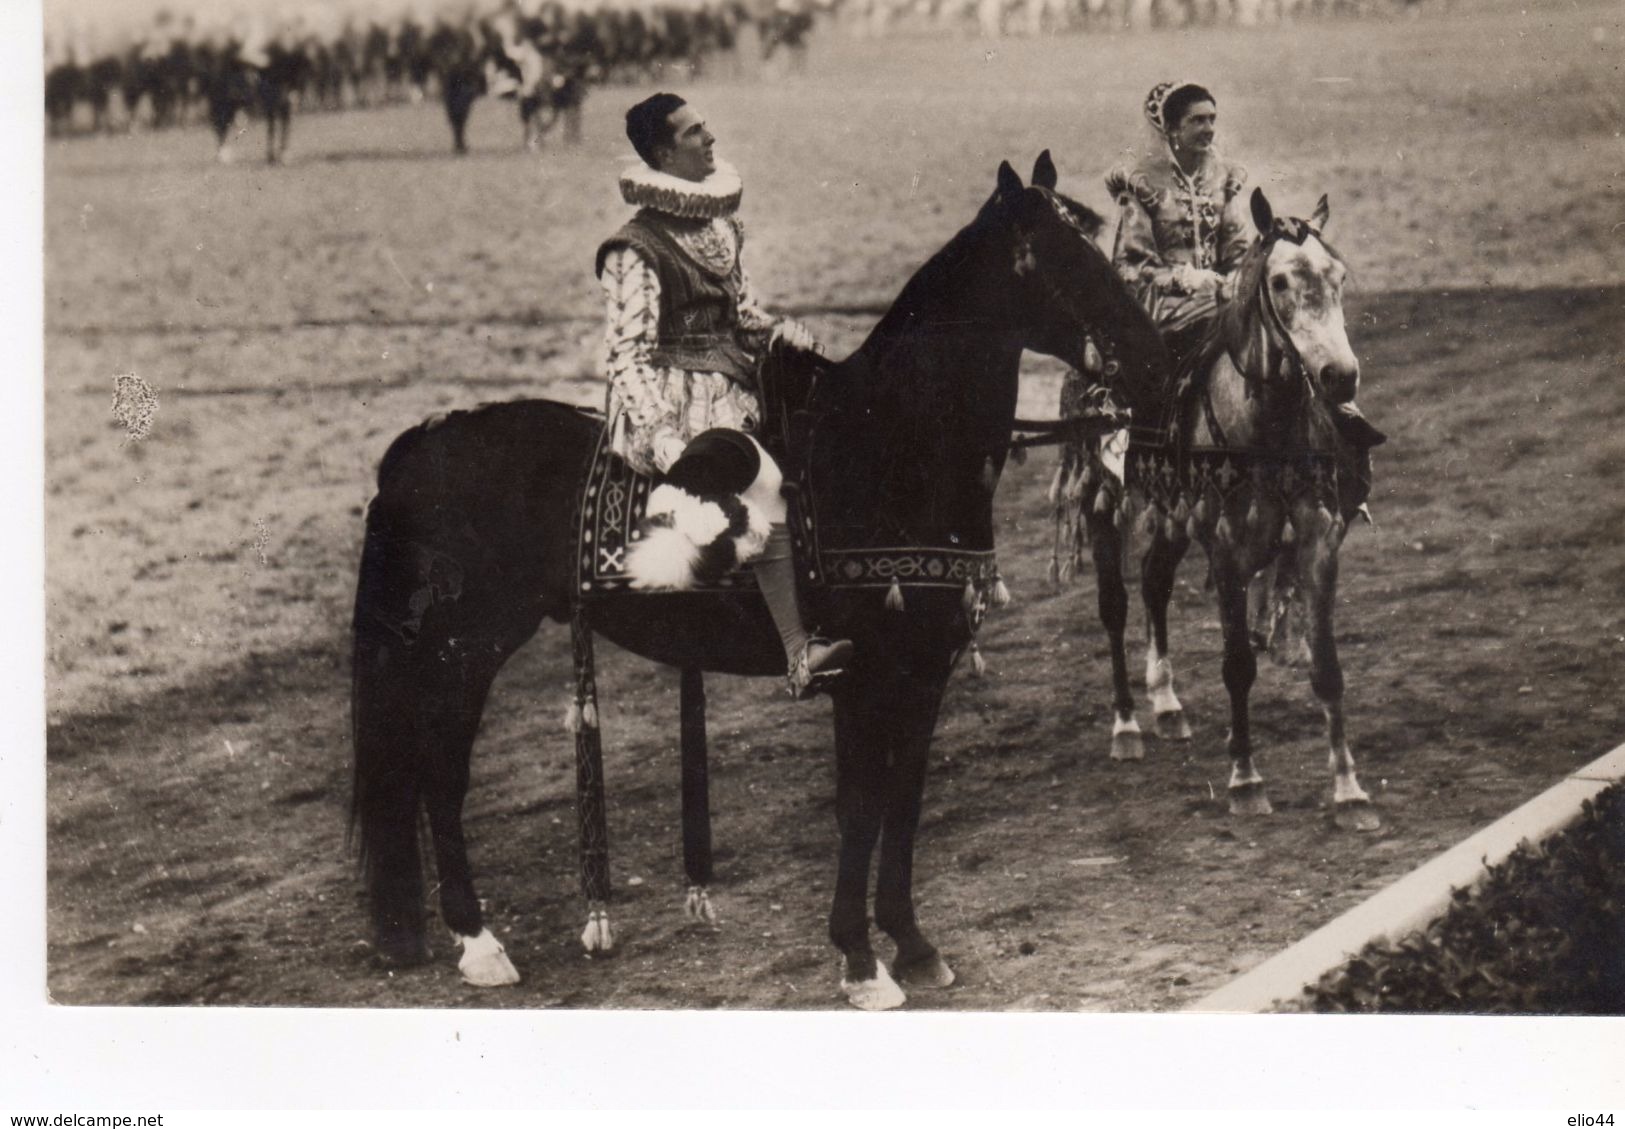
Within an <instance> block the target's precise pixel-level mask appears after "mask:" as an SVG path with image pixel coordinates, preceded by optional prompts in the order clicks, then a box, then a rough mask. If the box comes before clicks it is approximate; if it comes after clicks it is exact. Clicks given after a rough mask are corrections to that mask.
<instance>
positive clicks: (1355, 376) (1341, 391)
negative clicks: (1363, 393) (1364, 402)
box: [1315, 362, 1360, 404]
mask: <svg viewBox="0 0 1625 1129" xmlns="http://www.w3.org/2000/svg"><path fill="white" fill-rule="evenodd" d="M1315 381H1316V383H1318V384H1319V385H1320V394H1321V396H1323V397H1324V398H1325V399H1326V402H1327V403H1329V404H1346V403H1348V402H1349V401H1350V400H1352V399H1354V397H1355V396H1356V395H1358V394H1359V391H1360V366H1359V365H1358V364H1352V365H1351V364H1341V363H1338V362H1332V363H1330V364H1325V365H1322V366H1320V371H1319V372H1317V373H1316V374H1315Z"/></svg>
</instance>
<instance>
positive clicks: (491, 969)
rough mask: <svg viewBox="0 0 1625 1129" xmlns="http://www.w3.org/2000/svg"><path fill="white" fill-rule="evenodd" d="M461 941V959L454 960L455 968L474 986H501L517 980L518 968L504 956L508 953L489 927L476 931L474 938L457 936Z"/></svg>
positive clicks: (503, 986) (514, 982) (515, 982)
mask: <svg viewBox="0 0 1625 1129" xmlns="http://www.w3.org/2000/svg"><path fill="white" fill-rule="evenodd" d="M457 939H458V940H459V941H461V942H462V944H463V958H462V959H461V960H459V961H458V962H457V971H459V972H461V973H462V974H463V979H464V980H465V981H466V982H467V983H469V984H472V985H474V987H476V988H505V987H507V986H508V985H509V984H517V983H519V970H518V969H516V968H515V967H514V966H513V962H512V961H511V960H509V959H508V954H507V951H506V950H505V949H503V947H502V942H501V941H498V940H497V939H496V937H495V936H494V935H493V934H492V933H491V931H490V930H489V929H482V930H480V935H479V936H478V937H461V936H459V937H458V938H457Z"/></svg>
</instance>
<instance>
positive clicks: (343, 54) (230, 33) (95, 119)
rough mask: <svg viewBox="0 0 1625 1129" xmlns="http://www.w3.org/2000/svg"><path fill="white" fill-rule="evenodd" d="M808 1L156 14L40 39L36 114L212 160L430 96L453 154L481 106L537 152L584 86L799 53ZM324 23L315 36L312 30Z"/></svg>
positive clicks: (549, 2) (569, 136)
mask: <svg viewBox="0 0 1625 1129" xmlns="http://www.w3.org/2000/svg"><path fill="white" fill-rule="evenodd" d="M819 2H821V0H765V3H764V0H698V2H695V0H672V2H667V3H655V4H653V5H650V4H647V3H639V2H637V0H629V2H627V3H625V4H621V3H617V2H615V0H611V2H608V3H603V4H596V5H594V6H592V7H590V8H588V7H580V6H574V5H566V4H564V3H560V2H558V0H542V2H540V3H535V2H532V3H521V2H520V0H505V2H504V3H503V4H502V6H501V7H499V8H495V9H492V10H488V11H484V12H480V11H476V10H474V9H472V8H470V9H464V10H462V11H460V12H458V13H456V14H453V13H451V12H442V13H439V14H435V15H428V16H424V15H420V14H417V13H403V14H401V15H399V16H396V17H394V18H387V19H386V18H380V17H377V16H374V17H366V18H363V17H354V16H348V17H340V18H338V19H336V20H335V19H331V18H312V17H310V16H304V15H296V16H290V17H287V18H283V19H278V20H275V21H273V22H272V23H271V26H269V27H267V26H266V25H265V23H264V22H263V21H261V22H255V21H230V22H228V21H217V22H208V21H204V20H201V19H198V18H195V17H192V16H180V17H177V16H174V15H172V14H168V13H165V14H163V15H161V16H160V17H159V18H158V19H157V20H155V21H154V22H153V23H152V24H151V25H149V26H146V27H143V28H140V29H138V30H134V31H131V32H128V33H126V34H124V35H122V36H120V37H119V39H118V41H117V42H114V43H111V44H110V45H108V46H106V47H103V48H98V47H96V46H93V45H92V44H91V39H92V37H91V36H90V35H88V34H86V33H84V32H79V33H72V34H66V35H58V36H56V37H54V38H51V37H48V38H47V43H46V55H47V58H46V69H45V111H46V123H47V128H48V130H49V132H50V133H51V135H52V136H66V135H69V134H75V133H83V132H87V131H89V132H106V131H120V130H130V129H134V128H137V127H140V128H150V129H167V128H171V127H174V126H178V125H186V124H192V123H196V122H199V121H204V120H207V121H208V122H209V123H210V124H211V125H212V126H213V127H214V130H215V133H216V137H217V140H218V143H219V146H220V153H221V155H222V157H225V156H227V155H228V154H229V148H228V142H229V140H230V134H231V129H232V125H233V123H234V122H235V121H236V120H237V117H238V115H239V114H241V113H245V112H246V113H248V114H250V115H252V116H256V117H259V118H262V119H263V120H264V121H265V122H266V125H267V127H268V140H267V156H268V157H269V159H270V160H272V161H276V160H278V159H279V158H280V157H281V155H282V153H283V151H284V149H285V147H286V144H287V126H288V122H289V119H290V116H291V113H292V109H293V107H294V106H295V105H297V106H298V107H299V109H300V110H301V112H305V111H312V110H341V109H348V108H356V107H368V106H377V105H385V104H389V103H398V102H416V101H421V100H422V99H424V98H425V97H429V96H435V95H438V97H439V98H440V99H441V101H442V102H443V103H444V105H445V108H446V113H447V117H448V118H449V120H450V122H451V127H452V138H453V144H454V146H455V148H456V150H457V151H458V152H463V151H465V150H466V141H465V138H464V132H465V127H466V126H467V123H468V117H469V112H470V110H471V108H472V107H473V104H474V102H475V101H476V100H477V99H478V98H479V97H480V96H481V95H486V94H489V95H493V96H498V97H507V98H512V99H514V100H515V101H516V102H517V103H518V106H519V116H520V120H521V122H522V123H523V127H524V141H525V144H526V145H527V146H528V147H530V148H535V147H536V146H537V145H538V144H539V143H540V141H541V138H542V136H543V134H544V133H545V132H546V131H547V130H548V129H549V128H550V127H551V126H552V125H554V124H555V123H562V125H563V132H564V135H565V138H566V140H575V139H577V138H578V137H579V131H580V113H581V106H582V103H583V102H584V101H585V98H586V94H587V90H588V88H589V87H590V86H592V85H593V84H598V83H615V82H641V81H650V80H654V79H657V78H659V77H661V76H662V75H664V74H668V73H670V71H671V70H673V69H676V70H677V72H678V73H680V74H681V75H682V77H683V78H685V79H689V78H692V77H694V76H697V75H699V74H702V73H704V71H705V70H706V68H707V67H708V66H709V65H713V64H715V63H717V62H718V61H721V63H722V64H723V65H725V66H736V65H737V59H736V52H737V50H738V46H739V43H740V39H741V33H742V32H744V31H745V30H746V29H747V28H748V29H750V32H751V35H752V37H753V42H754V43H755V44H758V45H759V47H760V52H761V55H762V57H764V58H771V57H772V56H773V54H774V53H775V52H776V51H778V50H780V49H784V50H785V51H787V52H788V53H789V55H790V56H791V57H792V60H793V64H792V65H797V64H799V62H800V59H801V56H802V55H803V54H804V51H805V47H806V41H807V36H808V34H809V33H810V32H811V30H812V27H813V24H814V22H815V10H814V5H815V4H817V3H819ZM322 25H325V26H322Z"/></svg>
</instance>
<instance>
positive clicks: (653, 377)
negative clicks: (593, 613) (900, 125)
mask: <svg viewBox="0 0 1625 1129" xmlns="http://www.w3.org/2000/svg"><path fill="white" fill-rule="evenodd" d="M626 135H627V137H628V139H629V140H631V142H632V147H633V148H634V149H635V150H637V153H638V156H639V158H640V159H641V160H640V162H639V163H638V164H635V165H633V166H632V167H630V168H628V169H627V170H626V171H625V172H624V173H623V174H622V175H621V196H622V198H623V199H625V200H626V202H627V203H628V204H632V205H634V206H636V207H637V208H638V212H637V214H636V215H634V216H633V217H632V219H631V220H630V221H628V222H627V223H626V225H625V226H623V227H622V228H621V229H620V230H619V231H617V232H616V233H615V234H614V235H613V236H611V237H610V238H609V239H608V240H607V241H605V243H604V244H603V246H602V247H600V248H599V250H598V264H597V269H598V279H599V283H600V285H601V286H602V288H603V291H604V297H605V301H606V311H607V320H608V326H607V330H606V333H605V341H606V345H607V349H608V358H607V372H608V376H609V393H608V410H607V414H608V421H607V426H608V428H609V436H610V445H611V449H613V450H614V451H615V453H616V454H618V455H620V456H621V457H622V458H624V459H625V460H626V461H627V462H629V463H630V464H631V465H632V466H633V467H634V468H635V469H637V470H638V471H640V472H642V473H644V474H650V475H659V476H665V479H666V482H665V483H664V484H663V485H662V486H660V487H658V488H657V489H656V490H655V491H654V493H653V494H652V495H651V497H650V505H649V513H650V515H651V517H654V516H656V515H664V517H663V522H664V525H663V527H662V528H663V530H664V531H665V532H666V533H668V534H669V535H670V536H668V537H667V538H666V539H665V540H666V541H669V542H670V543H672V544H677V545H681V546H682V554H686V555H687V559H686V560H685V561H683V562H681V563H680V566H673V570H674V571H673V572H672V575H671V576H670V578H669V579H667V580H659V579H649V580H635V581H634V584H640V585H642V586H648V587H665V586H671V587H682V586H684V584H685V583H686V573H687V572H688V570H689V568H690V566H691V565H692V562H693V560H694V559H696V558H698V557H700V556H703V555H705V554H707V553H709V552H710V547H709V546H708V545H706V544H702V543H701V541H702V540H703V538H704V535H695V536H694V537H690V539H689V540H687V541H684V540H682V538H683V537H688V536H689V534H688V532H687V531H688V530H689V529H690V528H692V526H691V525H685V517H686V516H691V515H694V514H696V513H699V512H701V508H702V503H701V501H700V498H699V496H700V495H707V496H715V495H717V494H719V493H724V492H726V493H729V494H733V493H737V494H738V495H739V499H740V501H741V502H742V503H743V505H744V507H745V509H746V510H747V511H748V518H745V519H741V520H739V521H736V522H734V525H736V526H739V527H740V529H738V530H737V531H736V532H737V537H736V540H735V542H734V545H733V547H732V549H731V550H730V552H731V553H733V555H734V557H736V558H737V559H738V560H740V561H746V560H749V561H750V562H751V564H752V568H753V570H754V573H755V577H756V582H757V586H758V587H759V588H760V589H761V591H762V595H763V597H764V598H765V599H766V601H767V606H768V610H769V611H770V612H771V613H772V616H773V622H774V625H775V627H777V629H778V632H779V636H780V639H781V640H782V642H783V643H784V649H785V657H786V659H787V661H788V663H789V677H790V688H791V692H792V693H793V694H794V695H795V696H797V697H801V698H805V697H810V696H812V694H814V693H816V692H817V691H818V690H819V689H821V688H823V687H824V686H825V685H827V684H828V682H829V681H830V680H831V679H833V678H834V677H835V676H836V675H838V674H839V673H840V672H841V668H842V667H843V666H844V664H845V663H846V662H847V661H848V660H849V658H850V656H851V653H852V644H851V643H850V642H848V641H846V640H839V641H835V642H831V641H829V640H825V639H820V638H817V637H815V636H811V635H809V633H808V632H807V630H806V628H805V626H804V625H803V622H802V616H801V610H800V605H799V602H798V600H797V591H796V570H795V565H794V561H793V560H792V559H791V553H790V540H789V536H788V533H787V531H786V529H785V516H786V511H785V503H784V498H783V496H782V495H781V494H780V492H779V488H780V486H781V484H782V476H781V474H780V471H779V468H778V466H777V465H776V464H775V463H774V461H773V459H772V457H771V456H770V455H769V454H768V453H767V452H766V451H765V450H763V449H762V447H761V445H760V444H759V443H757V442H756V441H755V440H754V439H752V438H751V437H750V433H751V432H754V431H756V430H757V429H758V427H759V425H760V422H761V403H760V401H759V399H758V397H757V390H756V379H757V377H756V372H757V359H758V357H760V355H761V354H762V353H763V352H764V351H765V350H766V349H767V348H769V347H771V346H773V345H774V344H776V343H780V342H782V343H783V344H785V345H787V346H790V347H793V348H799V349H806V350H811V349H813V348H815V345H814V342H813V338H812V335H811V334H810V333H809V332H808V331H807V330H806V328H805V327H803V326H801V325H800V324H799V323H797V322H794V321H792V320H790V319H788V318H774V317H773V316H771V315H770V314H768V313H767V311H765V310H763V309H762V308H761V306H760V305H758V304H757V301H756V298H755V296H754V295H753V294H752V292H751V288H750V281H749V277H748V276H747V275H746V273H745V270H744V266H743V264H742V262H741V252H742V249H743V246H744V227H743V225H742V224H741V223H740V221H739V219H738V217H737V216H736V215H735V212H736V211H737V209H738V207H739V200H740V196H741V194H742V192H743V188H742V186H741V184H740V180H739V174H738V173H737V172H735V171H734V169H733V167H732V166H731V165H728V164H727V163H725V162H722V161H719V160H718V159H717V158H716V155H715V152H714V149H715V145H716V139H715V138H714V137H713V136H712V134H711V131H710V129H709V128H707V126H706V123H705V120H704V119H703V118H702V117H701V116H700V115H699V113H698V112H696V111H695V109H694V108H693V107H692V106H690V105H688V104H687V103H686V102H685V101H684V100H683V99H682V98H680V97H678V96H677V95H675V94H664V93H663V94H655V95H653V96H652V97H650V98H647V99H645V100H644V101H642V102H640V103H638V104H637V105H636V106H633V107H632V108H631V109H630V110H628V111H627V114H626ZM741 468H743V469H741ZM724 480H729V481H727V482H726V484H723V483H724ZM747 484H748V485H747ZM720 512H721V511H717V514H720ZM717 514H712V515H711V516H712V517H713V518H715V517H716V516H717ZM699 524H701V525H703V524H704V523H703V522H701V523H699ZM654 544H655V540H654V539H653V538H646V539H645V543H644V544H643V545H640V546H639V549H638V552H640V553H641V554H642V556H643V559H644V560H645V561H649V560H651V559H652V558H653V557H654V555H655V549H654V547H653V546H654ZM679 555H681V554H679ZM752 558H754V559H752ZM651 567H652V566H651ZM629 571H630V566H629ZM679 573H682V574H683V575H678V574H679ZM651 575H652V573H651Z"/></svg>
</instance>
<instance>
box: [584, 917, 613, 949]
mask: <svg viewBox="0 0 1625 1129" xmlns="http://www.w3.org/2000/svg"><path fill="white" fill-rule="evenodd" d="M581 947H582V948H583V949H585V950H586V951H587V953H588V955H591V954H593V953H608V952H612V951H613V950H614V948H615V932H614V930H612V929H611V928H610V927H609V911H608V910H606V909H595V910H592V911H590V912H589V913H588V914H587V927H586V928H585V929H583V930H582V931H581Z"/></svg>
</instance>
